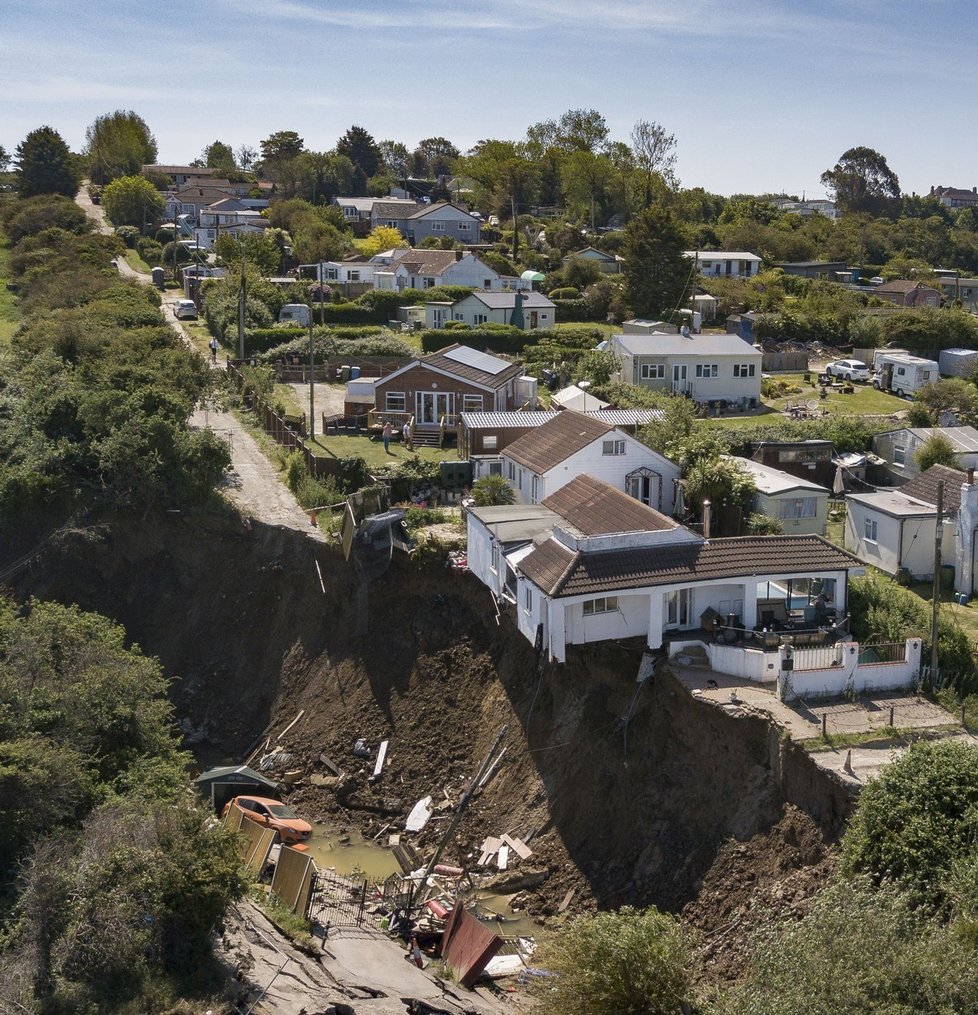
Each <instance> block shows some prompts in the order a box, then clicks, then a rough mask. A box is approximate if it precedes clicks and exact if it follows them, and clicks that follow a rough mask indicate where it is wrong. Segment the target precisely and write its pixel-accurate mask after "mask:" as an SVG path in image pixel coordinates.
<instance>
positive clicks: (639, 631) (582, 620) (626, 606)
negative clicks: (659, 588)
mask: <svg viewBox="0 0 978 1015" xmlns="http://www.w3.org/2000/svg"><path fill="white" fill-rule="evenodd" d="M611 594H612V595H614V594H615V593H611ZM617 595H618V609H617V610H616V611H614V612H612V613H596V614H593V615H591V616H587V617H585V616H584V602H585V600H584V599H577V600H574V601H573V602H566V603H565V605H564V616H565V624H566V631H565V638H566V641H567V644H568V645H583V644H588V643H591V642H595V641H609V640H610V639H612V638H636V637H639V636H643V637H644V636H645V635H647V634H648V630H649V593H648V592H647V591H646V592H642V593H638V594H629V593H625V592H620V593H618V594H617ZM595 598H603V597H599V596H597V595H594V596H588V597H587V599H595Z"/></svg>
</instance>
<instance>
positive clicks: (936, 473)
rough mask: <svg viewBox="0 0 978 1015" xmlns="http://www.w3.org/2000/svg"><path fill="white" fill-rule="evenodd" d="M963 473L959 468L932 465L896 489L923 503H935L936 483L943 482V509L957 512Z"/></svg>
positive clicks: (959, 505) (959, 508)
mask: <svg viewBox="0 0 978 1015" xmlns="http://www.w3.org/2000/svg"><path fill="white" fill-rule="evenodd" d="M964 479H965V474H964V473H963V472H962V471H961V470H960V469H951V468H948V466H946V465H932V466H931V467H930V468H929V469H928V470H927V471H926V472H922V473H920V475H919V476H914V478H913V479H911V480H910V482H909V483H904V484H903V486H899V487H897V490H898V491H899V492H900V493H902V494H905V495H906V496H907V497H913V498H914V500H921V501H923V502H924V503H925V504H934V505H936V504H937V484H938V483H940V482H941V481H943V482H944V510H945V511H946V512H948V513H953V514H957V512H958V511H960V510H961V484H962V483H963V482H964Z"/></svg>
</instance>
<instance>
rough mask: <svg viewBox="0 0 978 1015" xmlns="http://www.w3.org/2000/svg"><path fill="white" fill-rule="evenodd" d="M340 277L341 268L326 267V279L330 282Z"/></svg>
mask: <svg viewBox="0 0 978 1015" xmlns="http://www.w3.org/2000/svg"><path fill="white" fill-rule="evenodd" d="M339 277H340V273H339V270H338V269H337V268H327V269H326V279H327V281H329V282H335V281H336V280H337V279H338V278H339Z"/></svg>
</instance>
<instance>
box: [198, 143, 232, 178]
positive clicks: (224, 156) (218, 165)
mask: <svg viewBox="0 0 978 1015" xmlns="http://www.w3.org/2000/svg"><path fill="white" fill-rule="evenodd" d="M201 158H202V159H203V160H204V165H205V166H207V167H208V168H210V169H218V170H220V172H221V173H222V175H224V176H231V175H232V174H233V173H234V172H235V170H236V169H237V167H236V166H235V164H234V151H233V149H232V148H231V146H230V145H229V144H225V143H224V142H223V141H212V142H211V143H210V144H209V145H208V146H207V147H206V148H205V149H204V150H203V152H202V153H201Z"/></svg>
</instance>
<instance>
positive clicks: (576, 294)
mask: <svg viewBox="0 0 978 1015" xmlns="http://www.w3.org/2000/svg"><path fill="white" fill-rule="evenodd" d="M547 296H548V297H549V298H550V299H552V300H576V299H580V297H581V291H580V289H575V288H574V287H573V286H571V285H568V286H562V287H561V288H559V289H553V290H551V291H550V292H549V293H547Z"/></svg>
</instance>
